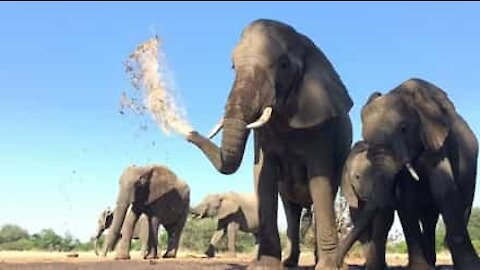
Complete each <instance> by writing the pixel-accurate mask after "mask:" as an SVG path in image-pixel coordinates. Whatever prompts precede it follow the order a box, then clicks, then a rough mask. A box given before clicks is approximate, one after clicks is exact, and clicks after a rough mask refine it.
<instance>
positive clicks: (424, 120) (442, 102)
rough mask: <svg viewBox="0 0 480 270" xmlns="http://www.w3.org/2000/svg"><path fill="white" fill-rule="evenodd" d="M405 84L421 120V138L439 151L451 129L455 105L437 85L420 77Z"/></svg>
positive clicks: (434, 149) (429, 147)
mask: <svg viewBox="0 0 480 270" xmlns="http://www.w3.org/2000/svg"><path fill="white" fill-rule="evenodd" d="M404 85H406V87H407V88H408V91H409V92H410V93H411V95H412V97H413V103H414V104H415V109H416V111H417V113H418V115H419V118H420V122H421V138H422V142H423V144H424V145H425V147H426V148H427V149H429V150H431V151H438V150H439V149H440V148H441V147H442V146H443V144H444V142H445V140H446V138H447V136H448V134H449V133H450V129H451V119H452V117H451V116H453V115H454V114H456V112H455V107H454V105H453V104H452V102H451V101H450V100H449V99H448V97H447V94H446V93H445V92H444V91H442V90H441V89H440V88H438V87H436V86H435V85H433V84H431V83H428V82H426V81H423V80H420V79H411V80H409V81H407V82H406V83H405V84H404Z"/></svg>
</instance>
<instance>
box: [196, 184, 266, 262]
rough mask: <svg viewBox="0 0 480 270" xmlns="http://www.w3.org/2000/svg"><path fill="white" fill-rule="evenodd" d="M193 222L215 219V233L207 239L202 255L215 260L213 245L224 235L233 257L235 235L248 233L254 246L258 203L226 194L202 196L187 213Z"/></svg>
mask: <svg viewBox="0 0 480 270" xmlns="http://www.w3.org/2000/svg"><path fill="white" fill-rule="evenodd" d="M190 212H191V213H192V216H193V218H198V219H200V218H215V219H218V222H217V230H216V232H215V233H214V234H213V236H212V238H211V239H210V245H209V246H208V249H207V251H206V252H205V254H206V255H207V256H208V257H210V258H211V257H215V251H216V245H217V244H218V242H219V241H220V240H221V239H222V238H223V236H224V235H225V233H226V234H227V237H228V253H229V255H230V256H236V250H235V239H236V234H237V231H238V230H240V231H242V232H246V233H252V234H253V235H254V236H255V243H257V232H258V202H257V198H256V196H255V194H246V193H237V192H227V193H222V194H211V195H208V196H206V197H205V198H204V199H203V200H202V201H201V202H200V203H199V204H198V205H197V206H195V207H194V208H192V209H191V210H190Z"/></svg>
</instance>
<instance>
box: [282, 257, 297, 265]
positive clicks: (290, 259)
mask: <svg viewBox="0 0 480 270" xmlns="http://www.w3.org/2000/svg"><path fill="white" fill-rule="evenodd" d="M298 259H299V258H298V255H297V256H289V257H288V258H286V259H285V260H283V266H285V267H295V266H298Z"/></svg>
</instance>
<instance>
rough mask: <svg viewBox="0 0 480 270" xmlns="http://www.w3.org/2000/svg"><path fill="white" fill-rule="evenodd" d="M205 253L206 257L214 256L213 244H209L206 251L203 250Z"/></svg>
mask: <svg viewBox="0 0 480 270" xmlns="http://www.w3.org/2000/svg"><path fill="white" fill-rule="evenodd" d="M205 255H207V257H208V258H213V257H215V247H214V246H213V245H209V246H208V249H207V251H205Z"/></svg>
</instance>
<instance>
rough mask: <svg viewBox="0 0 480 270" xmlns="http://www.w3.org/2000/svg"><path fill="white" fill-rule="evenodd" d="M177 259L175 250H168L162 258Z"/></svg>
mask: <svg viewBox="0 0 480 270" xmlns="http://www.w3.org/2000/svg"><path fill="white" fill-rule="evenodd" d="M175 257H177V251H176V250H175V249H172V250H168V251H167V252H165V254H163V256H162V258H164V259H171V258H175Z"/></svg>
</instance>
